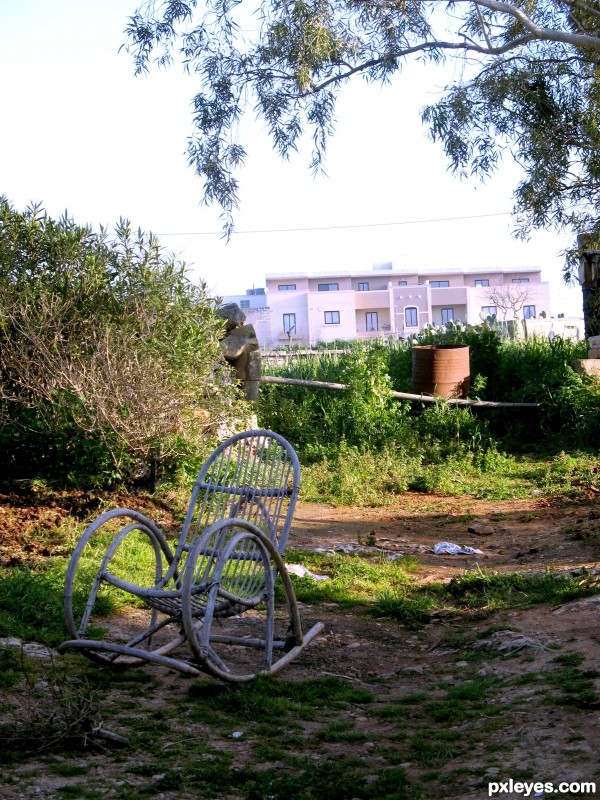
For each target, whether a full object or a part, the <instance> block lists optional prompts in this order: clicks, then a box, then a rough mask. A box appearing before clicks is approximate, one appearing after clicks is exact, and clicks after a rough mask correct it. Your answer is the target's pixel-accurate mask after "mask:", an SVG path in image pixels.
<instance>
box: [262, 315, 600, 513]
mask: <svg viewBox="0 0 600 800" xmlns="http://www.w3.org/2000/svg"><path fill="white" fill-rule="evenodd" d="M415 343H417V344H449V343H455V344H467V345H469V347H470V360H471V385H472V392H471V396H472V397H474V398H479V399H482V400H495V401H504V402H513V403H518V402H529V403H538V404H539V408H538V409H533V410H530V409H526V410H519V409H513V408H498V409H490V408H486V409H474V408H466V407H457V406H453V405H451V404H448V403H446V402H444V401H439V402H437V403H434V404H425V403H423V404H421V403H409V402H407V401H402V400H398V399H394V398H393V397H392V395H391V391H392V390H395V391H397V392H407V393H411V392H412V388H411V368H412V353H411V348H412V345H413V344H415ZM585 348H586V345H585V342H579V343H578V342H571V341H568V340H564V339H562V338H560V337H555V338H554V339H553V340H552V341H549V340H547V339H544V340H542V339H528V340H523V341H519V340H514V341H511V340H509V339H504V340H503V339H502V338H501V336H500V333H499V332H498V331H497V330H495V329H494V328H493V327H491V326H490V325H489V324H487V323H484V324H482V325H479V326H477V327H474V328H467V327H463V326H460V325H455V324H453V325H449V326H447V327H446V328H442V329H434V328H431V329H428V330H425V331H423V332H422V333H421V334H420V336H418V337H416V338H415V339H414V340H410V341H375V342H365V343H355V342H353V343H350V344H349V346H348V348H347V349H346V350H345V351H344V352H342V353H340V352H337V353H327V352H326V351H320V352H318V353H316V354H314V355H312V356H310V357H306V356H302V355H299V354H294V353H293V352H291V353H290V354H289V355H288V356H287V357H286V359H285V362H284V363H281V362H280V364H279V366H270V367H269V371H270V372H271V373H272V374H277V375H281V376H284V377H285V376H287V377H294V378H303V379H305V380H318V381H327V382H332V383H345V384H347V385H348V387H349V389H348V390H347V391H328V390H325V389H309V388H303V387H298V386H285V387H284V386H280V385H274V384H268V385H265V386H263V387H262V388H261V400H260V411H259V419H260V423H261V425H264V426H266V427H269V426H272V427H274V428H275V429H276V430H278V431H280V432H281V433H282V434H283V435H284V436H287V437H288V438H289V439H290V440H291V441H292V442H293V443H294V444H295V445H296V446H297V447H298V448H299V450H300V453H301V457H302V458H303V459H304V461H305V463H311V462H313V463H314V466H313V467H311V468H310V470H309V471H307V470H305V473H304V485H305V487H308V490H309V493H310V494H311V496H315V497H316V496H318V494H319V492H320V494H321V495H322V496H324V497H327V498H328V499H330V500H333V499H335V498H338V499H339V498H340V497H344V498H345V500H346V501H347V502H357V500H358V499H359V497H362V498H363V501H364V500H365V498H366V499H367V502H373V503H376V502H381V499H382V497H383V496H385V494H386V493H389V492H392V493H398V492H400V491H403V490H405V489H406V488H408V489H414V490H418V491H426V492H436V491H437V492H451V493H456V492H457V491H458V492H461V491H463V492H465V493H469V492H474V493H477V494H479V495H481V496H484V495H486V492H488V493H489V492H490V491H491V487H489V486H488V487H487V488H486V485H485V484H486V478H485V475H486V474H487V475H488V476H489V475H490V474H496V473H498V472H499V471H500V472H502V473H504V474H506V475H507V476H508V475H509V474H510V475H511V476H512V479H513V481H514V478H515V477H517V476H518V474H519V465H518V463H517V462H515V461H514V460H512V461H511V460H510V459H509V458H507V455H506V454H507V453H510V454H512V456H516V455H518V454H519V453H521V454H522V453H531V452H535V453H536V454H537V455H544V456H546V457H548V458H549V459H550V460H552V459H556V458H558V459H560V458H561V452H562V451H564V450H570V451H584V452H585V451H587V452H590V450H591V449H593V448H594V447H595V443H596V442H597V441H598V436H599V434H600V422H599V420H600V413H599V412H600V384H599V383H598V381H596V380H594V379H592V378H589V377H587V376H581V375H578V374H576V373H575V372H574V371H573V369H572V366H571V363H572V361H573V360H574V359H575V358H581V357H585V355H586V349H585ZM450 476H452V479H451V480H449V478H450ZM538 477H539V480H540V481H541V480H542V477H541V474H540V476H538ZM523 480H526V476H525V475H524V474H523ZM536 481H537V478H536ZM488 482H489V481H488ZM451 484H452V485H451ZM496 484H497V482H496ZM496 484H495V489H494V491H495V492H496V494H498V496H503V493H504V491H505V490H504V489H503V488H502V487H500V486H499V485H496ZM513 491H514V487H513ZM486 496H487V495H486ZM369 498H370V500H369Z"/></svg>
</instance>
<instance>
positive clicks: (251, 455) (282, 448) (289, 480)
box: [176, 430, 300, 561]
mask: <svg viewBox="0 0 600 800" xmlns="http://www.w3.org/2000/svg"><path fill="white" fill-rule="evenodd" d="M299 490H300V463H299V461H298V456H297V455H296V453H295V451H294V449H293V447H292V446H291V445H290V443H289V442H288V441H286V440H285V439H284V438H283V436H280V435H279V434H277V433H273V432H272V431H267V430H253V431H244V432H243V433H238V434H236V435H235V436H232V437H231V438H229V439H227V440H226V441H224V442H222V443H221V444H220V445H219V446H218V447H217V449H216V450H215V451H214V452H213V453H212V455H211V456H210V457H209V458H208V460H207V461H206V463H205V464H204V466H203V467H202V469H201V470H200V473H199V474H198V478H197V479H196V483H195V485H194V489H193V492H192V496H191V498H190V503H189V506H188V511H187V515H186V518H185V522H184V525H183V530H182V533H181V538H180V542H179V547H178V550H177V554H176V561H177V560H179V557H180V556H181V554H182V552H183V551H184V550H188V549H189V548H190V547H192V546H193V544H194V542H195V541H196V540H197V538H198V537H199V536H200V535H202V533H203V531H204V530H205V529H206V528H207V527H208V526H209V525H211V524H212V523H213V522H217V521H218V520H221V519H224V518H227V517H240V518H242V519H246V520H248V521H250V522H253V523H254V524H255V525H257V526H258V527H259V528H260V529H261V530H262V531H263V532H264V533H266V534H267V535H268V536H269V538H270V539H271V541H272V542H273V544H275V546H276V547H277V549H278V550H279V552H280V553H283V552H284V551H285V547H286V543H287V538H288V534H289V532H290V528H291V525H292V517H293V515H294V508H295V505H296V500H297V499H298V492H299Z"/></svg>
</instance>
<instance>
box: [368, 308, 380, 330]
mask: <svg viewBox="0 0 600 800" xmlns="http://www.w3.org/2000/svg"><path fill="white" fill-rule="evenodd" d="M365 322H366V330H368V331H378V330H379V320H378V319H377V312H376V311H367V313H366V314H365Z"/></svg>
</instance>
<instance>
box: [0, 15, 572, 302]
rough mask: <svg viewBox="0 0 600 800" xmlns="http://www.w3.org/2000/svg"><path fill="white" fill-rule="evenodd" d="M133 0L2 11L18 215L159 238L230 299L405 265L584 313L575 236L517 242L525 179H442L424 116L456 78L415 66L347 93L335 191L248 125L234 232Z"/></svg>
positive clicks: (7, 169) (330, 177)
mask: <svg viewBox="0 0 600 800" xmlns="http://www.w3.org/2000/svg"><path fill="white" fill-rule="evenodd" d="M137 5H138V3H137V2H136V0H54V1H53V2H48V0H19V2H18V3H15V2H14V0H0V92H1V95H0V96H1V97H2V126H1V128H0V194H4V195H6V196H7V197H8V199H9V200H10V201H11V203H12V204H13V205H14V206H15V207H16V208H17V209H19V210H21V209H24V208H25V207H26V206H27V205H28V204H29V203H31V202H39V203H42V205H43V206H44V208H45V209H46V210H47V212H48V213H49V214H50V215H51V216H54V217H58V216H60V215H61V214H62V213H64V211H65V210H67V211H68V213H69V215H70V216H72V217H73V218H74V219H75V221H76V222H78V223H80V224H83V223H89V224H91V225H92V226H93V227H94V228H96V229H97V228H98V227H99V226H100V225H105V226H107V227H108V228H109V229H111V228H113V227H114V225H115V223H116V222H117V221H118V220H119V219H120V218H126V219H129V220H130V221H131V223H132V225H133V226H134V227H135V228H138V227H139V228H141V229H142V230H144V231H151V232H152V233H154V234H156V235H158V237H159V239H160V240H161V243H162V244H163V245H164V246H165V247H166V248H167V249H168V250H169V251H171V252H174V253H176V254H177V255H178V257H180V258H181V259H182V260H184V261H185V262H186V263H187V265H188V267H189V270H190V277H192V278H193V279H202V280H203V281H205V282H206V283H207V285H208V287H209V289H210V290H211V291H212V292H213V293H214V294H215V295H219V296H223V295H231V294H243V293H244V291H245V290H246V289H249V288H253V287H261V286H264V280H265V274H267V273H286V272H291V271H302V272H307V273H321V272H325V271H333V272H342V271H351V272H356V271H360V270H370V269H371V268H372V266H373V265H374V264H378V263H385V262H390V261H391V262H393V263H394V266H395V267H397V268H400V269H401V268H408V269H411V270H418V269H427V268H436V269H437V268H439V267H441V266H443V267H451V268H454V269H460V268H478V267H482V268H502V269H510V268H512V267H528V268H530V267H533V268H541V269H542V277H543V279H544V280H547V281H550V284H551V291H552V308H551V309H550V310H549V311H548V313H549V314H553V315H556V314H558V313H565V314H567V315H571V314H581V292H580V290H579V289H577V288H572V289H567V288H566V287H565V286H564V284H563V282H562V271H561V270H562V263H563V260H562V257H561V256H560V253H561V251H563V250H564V249H566V248H568V247H571V246H572V245H573V242H572V240H571V238H570V237H569V236H568V235H565V234H563V235H562V236H560V235H557V234H556V233H553V232H548V231H546V232H544V231H542V232H538V233H535V234H534V235H533V236H532V237H531V239H530V240H529V241H527V242H522V241H518V240H516V239H515V238H514V237H513V236H512V231H513V229H514V221H513V220H512V218H511V216H510V210H511V208H512V200H511V194H512V190H513V188H514V186H515V184H516V181H517V179H518V170H517V168H516V167H515V166H514V165H513V164H511V163H510V162H505V164H504V165H503V167H502V168H501V170H500V172H499V173H498V174H496V175H495V176H494V177H493V178H492V179H491V180H489V181H488V182H487V183H485V184H482V183H481V182H480V181H478V180H475V179H473V180H459V179H458V178H456V177H454V176H453V175H452V174H450V173H449V172H448V164H447V161H446V158H445V156H444V153H443V151H442V148H441V146H440V145H439V144H436V143H433V142H431V141H430V140H429V139H428V137H427V131H426V130H425V128H424V127H423V126H422V124H421V122H420V114H419V110H420V109H421V108H422V107H423V106H424V105H425V104H427V103H430V102H433V101H434V100H435V99H436V97H437V96H438V94H439V92H440V90H441V88H443V86H444V85H445V84H446V83H448V82H450V81H451V80H452V76H453V74H454V67H452V66H451V65H450V66H446V67H444V68H443V70H440V69H436V68H433V67H431V66H424V65H420V64H411V65H410V66H409V67H408V68H406V69H405V70H403V71H402V73H401V74H400V75H399V76H398V77H397V78H396V79H395V80H394V81H393V83H392V84H391V85H390V86H388V87H385V88H381V87H378V86H375V85H367V84H366V83H364V82H363V81H362V80H360V79H359V80H358V81H357V82H356V83H355V84H352V85H351V86H349V87H348V88H347V89H346V90H344V92H343V94H342V96H341V99H340V101H339V105H338V109H337V115H336V116H337V123H336V133H335V135H334V137H333V139H332V140H331V141H330V144H329V147H328V156H327V162H326V173H327V175H326V176H323V175H319V176H317V177H313V176H312V174H311V173H310V171H309V168H308V165H309V162H310V141H307V142H305V144H304V145H303V146H302V147H301V148H300V152H299V153H298V154H295V155H292V156H291V158H290V159H289V161H282V160H281V158H280V157H279V156H278V155H277V154H275V153H274V152H273V150H272V147H271V144H270V141H269V139H268V136H267V133H266V131H265V130H264V128H263V126H262V124H261V123H260V122H259V121H257V120H255V119H254V115H253V112H252V111H251V112H250V114H249V115H248V119H247V120H246V121H245V122H244V123H243V126H242V133H243V144H244V146H245V147H246V149H247V151H248V154H249V155H248V161H247V164H246V166H245V167H244V168H243V170H242V171H241V173H240V175H239V179H240V182H241V191H240V209H239V211H238V212H237V214H236V218H235V223H236V233H235V234H234V236H233V237H232V239H231V240H230V241H229V242H228V243H227V242H225V241H224V240H223V238H222V235H221V227H222V223H221V221H220V220H219V209H218V208H217V207H214V206H212V207H208V208H207V207H206V206H204V205H202V202H201V195H202V182H201V180H200V179H199V178H197V177H196V176H195V175H194V172H193V170H192V169H191V168H189V167H188V166H187V159H186V152H185V151H186V144H187V140H188V137H189V136H190V134H191V133H192V119H191V99H192V97H193V95H194V92H195V87H194V77H193V76H190V75H187V74H185V73H184V70H183V68H182V67H181V66H180V64H178V63H175V64H174V65H173V66H172V67H170V68H169V69H168V70H159V69H158V68H153V69H151V70H150V72H149V74H148V75H144V76H138V77H135V76H134V68H133V61H132V58H131V56H130V55H129V54H128V53H127V52H126V50H125V49H121V46H122V45H123V43H124V41H125V35H124V29H125V27H126V25H127V21H128V18H129V17H130V16H131V15H132V14H133V13H134V11H135V10H136V8H137Z"/></svg>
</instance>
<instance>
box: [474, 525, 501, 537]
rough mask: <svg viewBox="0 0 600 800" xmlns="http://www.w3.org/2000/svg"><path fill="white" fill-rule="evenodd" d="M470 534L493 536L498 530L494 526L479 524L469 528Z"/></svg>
mask: <svg viewBox="0 0 600 800" xmlns="http://www.w3.org/2000/svg"><path fill="white" fill-rule="evenodd" d="M467 531H468V532H469V533H474V534H475V536H491V535H492V534H493V533H495V532H496V529H495V528H494V526H493V525H479V524H478V523H477V524H475V525H471V526H470V527H469V528H467Z"/></svg>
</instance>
